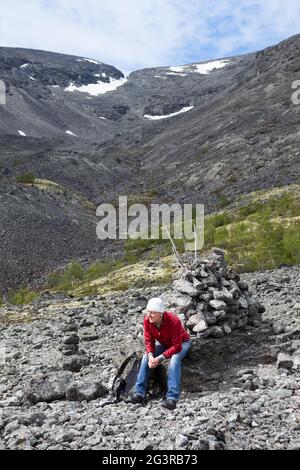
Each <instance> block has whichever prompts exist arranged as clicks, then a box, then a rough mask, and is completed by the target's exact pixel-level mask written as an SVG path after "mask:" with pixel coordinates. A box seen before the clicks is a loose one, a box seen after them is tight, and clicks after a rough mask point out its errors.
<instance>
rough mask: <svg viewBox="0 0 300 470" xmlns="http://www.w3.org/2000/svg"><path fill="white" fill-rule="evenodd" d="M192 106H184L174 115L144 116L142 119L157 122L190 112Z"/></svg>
mask: <svg viewBox="0 0 300 470" xmlns="http://www.w3.org/2000/svg"><path fill="white" fill-rule="evenodd" d="M193 107H194V106H185V107H184V108H182V109H180V110H179V111H176V112H175V113H172V114H165V115H164V116H151V115H150V114H144V117H145V118H147V119H151V120H157V119H166V118H169V117H173V116H177V115H178V114H181V113H186V112H187V111H190V110H191V109H193Z"/></svg>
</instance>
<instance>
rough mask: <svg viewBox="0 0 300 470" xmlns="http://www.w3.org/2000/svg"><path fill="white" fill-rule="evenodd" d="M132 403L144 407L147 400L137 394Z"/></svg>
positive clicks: (133, 396)
mask: <svg viewBox="0 0 300 470" xmlns="http://www.w3.org/2000/svg"><path fill="white" fill-rule="evenodd" d="M131 403H134V404H140V405H144V403H145V399H144V397H142V395H139V394H138V393H135V394H134V395H132V398H131Z"/></svg>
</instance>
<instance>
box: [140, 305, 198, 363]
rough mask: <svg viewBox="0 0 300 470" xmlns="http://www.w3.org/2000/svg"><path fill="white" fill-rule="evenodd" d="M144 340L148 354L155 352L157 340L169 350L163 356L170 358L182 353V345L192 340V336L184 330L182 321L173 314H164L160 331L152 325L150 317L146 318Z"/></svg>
mask: <svg viewBox="0 0 300 470" xmlns="http://www.w3.org/2000/svg"><path fill="white" fill-rule="evenodd" d="M144 338H145V345H146V352H147V354H148V353H149V352H152V353H153V354H154V352H155V340H157V341H159V343H160V344H161V345H163V346H166V347H167V349H166V351H164V353H163V355H164V356H165V357H166V358H170V357H171V356H173V354H176V353H178V352H180V351H181V349H182V343H183V342H184V341H189V340H190V335H189V334H188V332H187V331H186V330H185V329H184V328H183V326H182V323H181V321H180V319H179V318H178V317H177V315H175V313H173V312H164V314H163V321H162V323H161V324H160V328H159V329H158V328H157V326H156V324H155V323H150V321H149V319H148V316H146V317H145V318H144Z"/></svg>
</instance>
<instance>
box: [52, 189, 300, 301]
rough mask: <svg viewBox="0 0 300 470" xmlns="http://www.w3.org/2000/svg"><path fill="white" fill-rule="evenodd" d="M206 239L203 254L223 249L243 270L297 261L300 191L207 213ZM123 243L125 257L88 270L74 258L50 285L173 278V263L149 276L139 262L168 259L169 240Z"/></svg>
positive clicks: (86, 287)
mask: <svg viewBox="0 0 300 470" xmlns="http://www.w3.org/2000/svg"><path fill="white" fill-rule="evenodd" d="M266 195H267V196H266ZM161 232H162V228H161V227H160V234H161ZM171 234H172V235H173V230H171ZM204 241H205V245H204V248H203V250H202V253H203V252H206V251H209V250H210V249H211V247H212V246H219V247H221V248H224V249H225V251H226V260H227V262H228V264H230V265H233V266H234V267H235V268H236V269H237V270H238V271H239V272H243V271H254V270H260V269H272V268H276V267H278V266H280V265H281V264H288V265H293V264H298V263H299V262H300V196H299V192H298V193H297V191H296V192H288V191H286V192H284V191H281V192H280V193H279V194H277V195H273V194H271V195H268V194H267V192H266V194H265V195H264V194H263V195H260V199H259V200H255V198H254V197H250V196H249V197H248V203H247V204H245V203H244V205H243V206H240V207H237V208H235V209H231V210H229V209H226V210H223V211H222V212H218V213H215V214H212V215H208V216H206V217H205V236H204ZM175 244H176V247H177V250H178V251H179V253H184V240H175ZM124 248H125V255H124V256H123V257H122V258H120V259H118V260H108V261H101V262H97V263H94V264H92V265H91V266H89V267H88V268H86V269H84V268H83V267H82V266H81V265H80V264H79V263H78V262H73V263H71V264H70V265H68V266H67V268H66V269H65V271H64V272H62V273H52V274H50V275H49V276H48V280H47V286H48V287H50V288H53V289H54V290H59V291H64V292H73V293H75V294H76V293H80V294H81V295H82V294H84V295H92V294H97V293H99V291H101V289H106V288H109V290H110V291H113V290H127V289H128V288H130V287H131V288H134V287H143V286H146V285H151V283H158V282H159V283H164V282H165V283H167V282H170V280H171V275H172V272H173V271H172V269H171V267H170V266H165V267H164V268H162V269H161V270H160V271H159V272H157V273H155V275H154V276H153V277H151V276H150V277H149V276H148V277H147V276H145V272H146V273H147V268H145V266H144V267H143V269H141V268H140V263H143V262H146V261H147V260H155V259H160V260H163V259H164V258H165V257H168V256H169V255H172V253H173V251H172V246H171V243H170V241H169V239H159V240H151V239H147V240H143V239H140V238H136V239H128V240H126V241H125V245H124ZM127 268H129V269H128V270H126V269H127Z"/></svg>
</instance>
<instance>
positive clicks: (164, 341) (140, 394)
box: [132, 298, 191, 410]
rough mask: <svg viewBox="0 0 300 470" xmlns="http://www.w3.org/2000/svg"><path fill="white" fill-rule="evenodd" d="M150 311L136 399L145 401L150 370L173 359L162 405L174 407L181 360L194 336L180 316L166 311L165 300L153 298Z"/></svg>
mask: <svg viewBox="0 0 300 470" xmlns="http://www.w3.org/2000/svg"><path fill="white" fill-rule="evenodd" d="M147 312H148V315H147V316H146V317H145V318H144V338H145V346H146V353H145V354H144V356H143V358H142V361H141V366H140V369H139V373H138V377H137V380H136V384H135V388H134V395H133V397H132V401H133V403H144V399H145V395H146V391H147V386H148V381H149V376H150V369H154V368H155V367H157V366H158V364H160V363H161V362H162V361H164V360H166V359H170V364H169V368H168V392H167V396H166V398H165V399H164V401H163V403H162V406H164V407H165V408H168V409H170V410H174V409H175V408H176V403H177V401H178V399H179V395H180V378H181V361H182V359H183V358H184V357H185V355H186V354H187V352H188V350H189V348H190V345H191V342H190V336H189V334H188V332H187V331H186V330H185V329H184V328H183V326H182V324H181V321H180V319H179V318H178V317H177V315H175V314H174V313H173V312H167V311H165V306H164V303H163V301H162V300H161V299H159V298H153V299H151V300H149V302H148V305H147ZM155 341H157V344H155Z"/></svg>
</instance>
